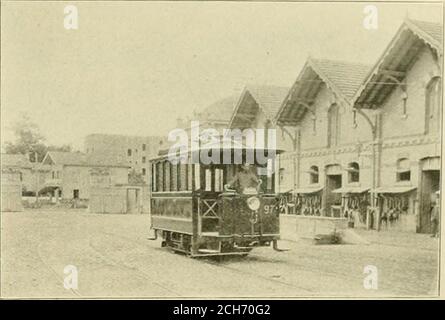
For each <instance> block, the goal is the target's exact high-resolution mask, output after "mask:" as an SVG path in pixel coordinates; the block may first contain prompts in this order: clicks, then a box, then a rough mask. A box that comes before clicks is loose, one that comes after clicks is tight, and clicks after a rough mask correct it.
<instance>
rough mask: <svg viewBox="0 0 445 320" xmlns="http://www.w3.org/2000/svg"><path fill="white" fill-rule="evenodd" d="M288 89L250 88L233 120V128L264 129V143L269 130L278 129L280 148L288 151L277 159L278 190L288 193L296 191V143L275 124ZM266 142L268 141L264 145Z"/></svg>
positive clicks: (242, 94)
mask: <svg viewBox="0 0 445 320" xmlns="http://www.w3.org/2000/svg"><path fill="white" fill-rule="evenodd" d="M288 91H289V88H286V87H279V86H247V87H246V88H245V89H244V90H243V92H242V93H241V96H240V98H239V99H238V103H237V104H236V106H235V109H234V111H233V114H232V116H231V119H230V123H229V128H230V129H240V130H244V129H250V128H251V129H264V130H265V132H266V134H265V139H264V140H265V141H268V136H267V130H268V129H275V130H277V132H276V137H277V146H276V147H277V148H278V149H281V150H285V151H288V152H287V153H286V154H285V156H280V157H279V159H278V164H277V166H276V167H277V169H278V170H279V172H278V174H277V175H276V177H277V178H278V179H277V185H278V188H277V191H280V192H282V191H283V192H285V191H287V190H290V189H292V188H293V183H294V181H293V180H294V179H293V177H294V174H293V172H294V171H295V170H294V169H293V166H292V163H293V161H292V157H290V156H289V155H290V154H292V152H293V151H294V150H293V143H292V139H291V138H293V136H292V134H291V135H289V132H288V131H286V129H285V128H280V127H277V126H276V125H275V123H274V122H273V121H274V118H275V115H276V113H277V112H278V109H279V108H280V106H281V104H282V103H283V101H284V98H285V97H286V96H287V93H288ZM265 143H267V142H265Z"/></svg>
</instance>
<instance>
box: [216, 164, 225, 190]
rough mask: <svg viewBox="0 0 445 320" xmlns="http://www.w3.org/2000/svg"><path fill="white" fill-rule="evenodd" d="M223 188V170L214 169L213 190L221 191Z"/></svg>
mask: <svg viewBox="0 0 445 320" xmlns="http://www.w3.org/2000/svg"><path fill="white" fill-rule="evenodd" d="M223 189H224V170H223V169H221V168H216V169H215V191H216V192H221V191H223Z"/></svg>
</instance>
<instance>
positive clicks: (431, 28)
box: [406, 19, 443, 44]
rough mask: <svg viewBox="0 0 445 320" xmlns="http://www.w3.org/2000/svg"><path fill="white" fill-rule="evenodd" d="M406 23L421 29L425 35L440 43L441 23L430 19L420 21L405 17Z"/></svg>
mask: <svg viewBox="0 0 445 320" xmlns="http://www.w3.org/2000/svg"><path fill="white" fill-rule="evenodd" d="M406 23H407V25H408V26H415V27H417V28H418V29H420V30H421V31H423V32H424V33H425V34H426V35H428V36H430V37H431V38H432V39H433V40H434V41H437V43H439V44H442V35H443V25H442V24H440V23H436V22H431V21H420V20H413V19H407V20H406Z"/></svg>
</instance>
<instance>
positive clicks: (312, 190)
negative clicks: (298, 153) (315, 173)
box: [294, 187, 323, 194]
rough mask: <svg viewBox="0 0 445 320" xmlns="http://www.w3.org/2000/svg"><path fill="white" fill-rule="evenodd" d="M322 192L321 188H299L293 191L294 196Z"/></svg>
mask: <svg viewBox="0 0 445 320" xmlns="http://www.w3.org/2000/svg"><path fill="white" fill-rule="evenodd" d="M321 190H323V187H316V188H299V189H295V190H294V193H296V194H308V193H316V192H320V191H321Z"/></svg>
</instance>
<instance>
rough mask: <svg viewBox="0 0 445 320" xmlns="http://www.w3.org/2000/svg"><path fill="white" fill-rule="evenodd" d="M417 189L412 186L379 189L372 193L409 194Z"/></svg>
mask: <svg viewBox="0 0 445 320" xmlns="http://www.w3.org/2000/svg"><path fill="white" fill-rule="evenodd" d="M415 189H417V187H413V186H406V187H380V188H377V189H374V190H373V191H374V192H375V193H405V192H410V191H413V190H415Z"/></svg>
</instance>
